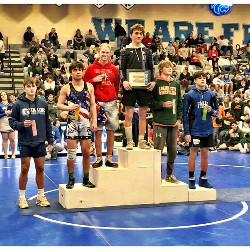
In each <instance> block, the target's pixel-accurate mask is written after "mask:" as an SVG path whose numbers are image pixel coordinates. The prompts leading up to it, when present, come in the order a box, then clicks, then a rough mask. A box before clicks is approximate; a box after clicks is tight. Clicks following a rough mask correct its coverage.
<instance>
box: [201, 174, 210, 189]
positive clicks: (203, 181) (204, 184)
mask: <svg viewBox="0 0 250 250" xmlns="http://www.w3.org/2000/svg"><path fill="white" fill-rule="evenodd" d="M199 186H200V187H204V188H213V186H212V185H211V184H210V183H209V182H208V181H207V178H206V177H200V179H199Z"/></svg>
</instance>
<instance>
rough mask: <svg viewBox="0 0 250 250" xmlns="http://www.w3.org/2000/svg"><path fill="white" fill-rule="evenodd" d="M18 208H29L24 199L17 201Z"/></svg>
mask: <svg viewBox="0 0 250 250" xmlns="http://www.w3.org/2000/svg"><path fill="white" fill-rule="evenodd" d="M18 207H19V208H21V209H25V208H28V207H29V204H28V202H27V200H26V199H25V198H20V199H19V200H18Z"/></svg>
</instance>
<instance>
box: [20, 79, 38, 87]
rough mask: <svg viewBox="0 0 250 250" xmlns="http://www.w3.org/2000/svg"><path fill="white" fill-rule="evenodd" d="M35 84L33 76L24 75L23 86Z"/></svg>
mask: <svg viewBox="0 0 250 250" xmlns="http://www.w3.org/2000/svg"><path fill="white" fill-rule="evenodd" d="M26 86H36V81H35V79H34V78H33V77H26V78H25V79H24V82H23V87H26Z"/></svg>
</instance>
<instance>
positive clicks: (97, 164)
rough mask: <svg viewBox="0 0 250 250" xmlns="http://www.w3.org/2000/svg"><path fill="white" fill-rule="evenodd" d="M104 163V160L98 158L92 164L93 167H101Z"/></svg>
mask: <svg viewBox="0 0 250 250" xmlns="http://www.w3.org/2000/svg"><path fill="white" fill-rule="evenodd" d="M102 164H103V162H102V160H101V159H97V160H96V161H95V163H93V164H92V167H93V168H99V167H101V166H102Z"/></svg>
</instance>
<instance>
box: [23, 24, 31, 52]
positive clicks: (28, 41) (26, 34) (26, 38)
mask: <svg viewBox="0 0 250 250" xmlns="http://www.w3.org/2000/svg"><path fill="white" fill-rule="evenodd" d="M33 37H34V33H33V32H32V31H31V27H30V26H28V27H27V29H26V31H25V32H24V34H23V44H24V46H25V47H26V48H27V47H30V45H31V41H32V38H33Z"/></svg>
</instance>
